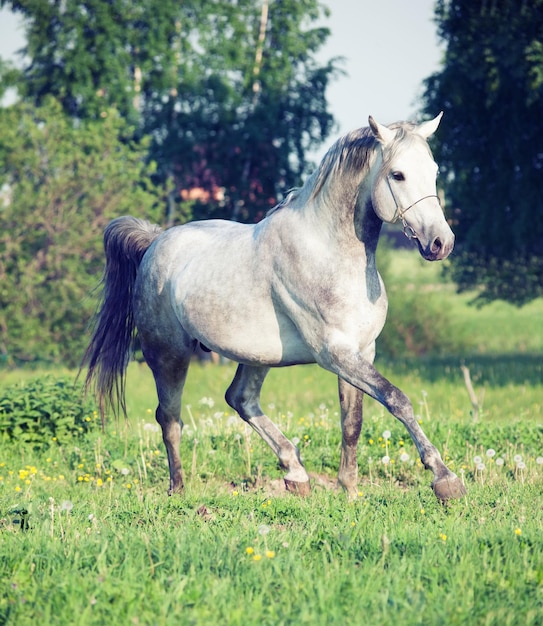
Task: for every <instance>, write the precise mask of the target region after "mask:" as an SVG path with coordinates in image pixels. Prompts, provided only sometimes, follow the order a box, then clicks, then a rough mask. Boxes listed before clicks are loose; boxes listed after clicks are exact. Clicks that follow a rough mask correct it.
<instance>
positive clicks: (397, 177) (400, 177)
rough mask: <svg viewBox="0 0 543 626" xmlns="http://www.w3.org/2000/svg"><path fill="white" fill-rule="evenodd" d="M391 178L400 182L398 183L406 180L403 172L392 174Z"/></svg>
mask: <svg viewBox="0 0 543 626" xmlns="http://www.w3.org/2000/svg"><path fill="white" fill-rule="evenodd" d="M391 176H392V178H393V179H394V180H398V181H401V180H405V176H404V175H403V173H402V172H392V174H391Z"/></svg>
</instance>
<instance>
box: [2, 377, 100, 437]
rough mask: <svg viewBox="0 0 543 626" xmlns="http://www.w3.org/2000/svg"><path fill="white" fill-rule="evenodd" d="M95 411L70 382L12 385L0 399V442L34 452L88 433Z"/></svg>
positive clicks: (49, 380)
mask: <svg viewBox="0 0 543 626" xmlns="http://www.w3.org/2000/svg"><path fill="white" fill-rule="evenodd" d="M96 421H97V412H96V407H95V405H94V403H93V401H92V400H90V399H89V398H86V397H84V394H83V390H82V387H81V386H80V385H77V384H76V383H74V382H73V381H71V380H69V379H66V378H60V379H55V378H52V377H49V376H45V377H40V378H35V379H34V380H31V381H28V382H25V383H19V384H16V385H11V386H10V387H6V388H5V389H4V390H2V392H1V395H0V438H1V439H2V440H3V441H6V440H13V441H18V442H21V443H25V444H31V445H32V446H34V447H36V448H40V447H45V446H47V445H50V444H51V442H53V441H58V442H60V443H63V442H66V441H67V440H69V439H70V438H71V437H74V436H80V435H83V434H85V433H87V432H88V431H89V430H91V429H92V428H93V427H94V426H95V424H96Z"/></svg>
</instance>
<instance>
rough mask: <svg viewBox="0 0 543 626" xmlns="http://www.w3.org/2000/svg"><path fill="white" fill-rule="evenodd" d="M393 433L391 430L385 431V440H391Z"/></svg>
mask: <svg viewBox="0 0 543 626" xmlns="http://www.w3.org/2000/svg"><path fill="white" fill-rule="evenodd" d="M390 436H391V433H390V430H384V431H383V439H390Z"/></svg>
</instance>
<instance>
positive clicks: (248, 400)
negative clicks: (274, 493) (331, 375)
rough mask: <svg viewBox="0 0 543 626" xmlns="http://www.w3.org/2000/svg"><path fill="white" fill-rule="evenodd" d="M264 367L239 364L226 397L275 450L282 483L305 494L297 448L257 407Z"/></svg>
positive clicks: (304, 475) (306, 479) (305, 477)
mask: <svg viewBox="0 0 543 626" xmlns="http://www.w3.org/2000/svg"><path fill="white" fill-rule="evenodd" d="M268 371H269V368H268V367H259V366H250V365H239V366H238V369H237V371H236V375H235V377H234V380H233V381H232V384H231V385H230V387H229V388H228V390H227V392H226V401H227V402H228V404H229V405H230V406H231V407H232V408H233V409H235V410H236V411H237V412H238V413H239V415H240V416H241V418H242V419H243V420H244V421H245V422H247V423H248V424H249V425H250V426H251V427H252V428H253V429H254V430H255V431H256V432H257V433H258V434H259V435H260V436H261V437H262V439H263V440H264V441H265V442H266V443H267V444H268V445H269V446H270V448H271V449H272V450H273V451H274V452H275V454H276V455H277V458H278V459H279V462H280V463H281V466H282V467H284V468H285V469H286V470H287V473H286V475H285V487H286V488H287V490H288V491H291V492H293V493H296V494H298V495H302V496H306V495H308V494H309V493H310V485H309V476H308V475H307V472H306V470H305V468H304V466H303V464H302V461H301V459H300V453H299V451H298V448H296V446H295V445H294V444H293V443H292V442H291V441H289V440H288V439H287V438H286V437H285V435H284V434H283V433H282V432H281V431H280V430H279V428H277V426H276V425H275V424H274V423H273V422H272V421H271V419H270V418H269V417H268V416H267V415H265V414H264V412H263V411H262V408H261V407H260V391H261V389H262V384H263V383H264V379H265V377H266V374H267V373H268Z"/></svg>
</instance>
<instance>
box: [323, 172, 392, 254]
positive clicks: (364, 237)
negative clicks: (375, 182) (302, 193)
mask: <svg viewBox="0 0 543 626" xmlns="http://www.w3.org/2000/svg"><path fill="white" fill-rule="evenodd" d="M338 183H339V184H338ZM313 210H314V211H315V212H316V214H317V215H318V216H319V218H320V219H321V220H322V222H323V227H324V228H325V229H326V230H325V232H331V233H334V237H335V238H336V239H337V241H338V244H339V245H340V246H341V249H342V250H343V251H346V250H347V249H348V248H349V246H350V247H352V249H353V250H356V251H357V252H359V251H360V248H361V246H362V247H364V248H365V253H366V258H367V259H368V260H371V262H374V259H375V251H376V249H377V243H378V241H379V235H380V234H381V227H382V225H383V222H382V220H381V219H379V218H378V217H377V215H376V214H375V211H374V210H373V206H372V202H371V188H370V185H369V184H364V183H363V184H362V185H360V186H357V187H355V186H351V187H349V186H348V185H344V186H343V185H341V181H336V187H335V188H334V189H330V190H329V193H328V194H326V196H323V197H321V198H319V199H318V200H317V202H316V204H315V206H314V207H313Z"/></svg>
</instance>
